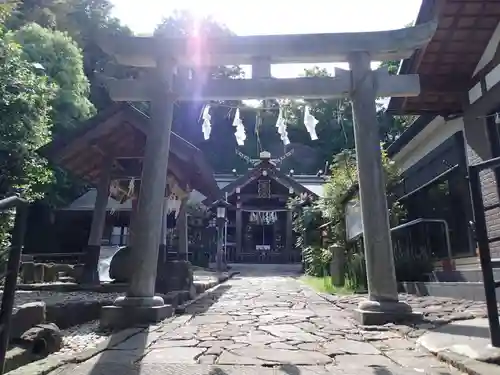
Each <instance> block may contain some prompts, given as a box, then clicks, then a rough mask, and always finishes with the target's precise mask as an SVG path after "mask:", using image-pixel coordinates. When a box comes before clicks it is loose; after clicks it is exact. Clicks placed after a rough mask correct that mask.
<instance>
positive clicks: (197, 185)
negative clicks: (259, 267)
mask: <svg viewBox="0 0 500 375" xmlns="http://www.w3.org/2000/svg"><path fill="white" fill-rule="evenodd" d="M148 126H149V118H148V116H146V115H145V114H144V113H142V112H140V111H138V110H137V109H135V108H133V107H132V106H130V105H128V104H114V105H112V106H111V107H110V108H108V109H107V110H105V111H103V112H101V113H99V114H98V115H96V116H95V117H93V118H91V119H90V120H88V121H86V122H85V123H83V124H80V126H79V127H78V128H77V129H76V130H75V131H72V132H69V133H68V134H65V135H63V136H61V137H58V138H57V139H55V140H53V141H52V142H51V143H49V144H47V145H46V146H44V147H42V148H41V149H40V150H39V153H40V154H41V155H42V156H44V157H46V158H47V159H49V160H50V161H51V162H53V163H54V164H56V165H58V166H60V167H62V168H64V169H65V170H67V171H69V172H70V173H71V174H73V175H75V176H77V177H79V178H81V179H83V180H85V181H87V182H89V183H90V184H92V185H96V184H97V182H98V178H99V171H100V170H101V169H102V168H103V166H104V163H105V159H106V157H107V155H109V154H110V155H112V156H113V157H114V158H115V162H114V165H113V171H112V174H113V176H116V175H119V176H123V178H122V180H126V179H130V177H126V176H132V177H134V178H136V177H139V178H140V172H141V170H142V168H139V170H137V168H131V167H130V166H129V165H127V161H130V160H134V161H137V164H138V165H139V166H140V164H139V163H140V162H142V158H143V156H144V146H145V142H146V134H147V131H148ZM129 164H130V163H129ZM168 170H169V173H171V174H173V175H175V177H176V178H177V179H178V180H179V181H180V182H181V183H182V184H183V185H189V186H190V187H191V188H193V189H196V190H198V191H199V192H200V193H202V194H203V195H205V196H208V197H213V198H214V199H215V198H217V197H218V196H219V194H220V189H219V188H218V186H217V183H216V181H215V178H214V176H213V171H212V169H211V168H210V166H209V165H208V164H207V162H206V161H205V159H204V157H203V154H202V152H201V151H200V150H199V149H198V148H196V147H195V146H193V145H192V144H190V143H189V142H187V141H186V140H184V139H183V138H181V137H179V136H178V135H177V134H175V133H172V137H171V144H170V158H169V166H168ZM125 185H126V184H125Z"/></svg>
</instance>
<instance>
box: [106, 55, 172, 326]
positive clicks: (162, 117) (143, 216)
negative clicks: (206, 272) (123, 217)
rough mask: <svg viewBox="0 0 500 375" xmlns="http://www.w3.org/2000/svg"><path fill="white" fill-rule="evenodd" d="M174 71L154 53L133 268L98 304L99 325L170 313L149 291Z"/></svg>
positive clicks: (161, 203)
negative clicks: (120, 289)
mask: <svg viewBox="0 0 500 375" xmlns="http://www.w3.org/2000/svg"><path fill="white" fill-rule="evenodd" d="M174 70H175V65H174V62H173V61H171V60H169V59H164V58H157V59H156V67H155V69H154V70H153V72H151V73H152V75H151V76H150V85H151V89H152V90H151V94H152V96H151V122H150V127H149V132H148V134H147V140H146V148H145V154H144V161H143V168H142V177H141V189H140V191H139V205H138V209H137V213H136V218H135V220H134V235H133V236H132V243H131V247H132V251H131V253H130V255H131V256H130V262H131V264H133V267H134V273H133V274H132V278H131V282H130V285H129V289H128V291H127V293H126V295H125V296H124V297H119V298H117V299H116V301H115V304H114V305H113V306H105V307H103V308H102V310H101V321H100V324H101V327H103V328H113V329H118V328H123V327H130V326H134V325H136V324H145V323H146V324H147V323H156V322H159V321H162V320H163V319H165V318H167V317H169V316H171V315H172V314H173V308H172V306H171V305H165V303H164V301H163V298H161V297H159V296H155V282H156V273H157V264H158V253H159V245H160V242H161V241H160V235H161V226H162V221H163V220H162V217H163V207H164V204H165V186H166V184H167V168H166V166H168V159H169V150H170V138H171V133H172V119H173V111H174V102H175V98H174V94H173V92H172V83H173V78H174Z"/></svg>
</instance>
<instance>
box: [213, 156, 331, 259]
mask: <svg viewBox="0 0 500 375" xmlns="http://www.w3.org/2000/svg"><path fill="white" fill-rule="evenodd" d="M216 180H217V183H218V185H219V186H220V187H221V189H222V193H223V195H224V196H225V197H227V202H228V203H229V204H230V206H229V208H228V212H227V219H228V220H227V225H226V228H225V244H226V261H227V262H229V263H232V262H244V263H296V262H300V260H301V254H300V250H299V249H296V248H295V240H296V239H295V235H294V232H293V226H292V221H293V209H292V208H290V207H289V205H288V202H289V200H290V198H293V197H296V196H302V197H304V198H305V197H310V198H316V197H317V196H318V193H319V191H318V190H321V189H322V184H323V183H324V180H323V179H322V178H321V177H316V176H296V177H293V176H290V175H287V174H285V173H284V172H282V171H280V170H279V169H278V168H277V167H276V165H275V164H274V163H273V161H272V160H271V159H270V154H269V153H267V152H263V153H261V158H260V162H259V163H258V164H257V165H255V167H254V168H252V169H250V170H249V171H248V172H247V173H246V174H245V175H242V176H226V177H223V176H216ZM299 181H301V182H302V183H301V182H299Z"/></svg>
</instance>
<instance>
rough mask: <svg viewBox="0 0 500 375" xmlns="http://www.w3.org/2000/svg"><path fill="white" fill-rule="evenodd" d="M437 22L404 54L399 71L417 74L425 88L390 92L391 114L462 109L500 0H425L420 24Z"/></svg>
mask: <svg viewBox="0 0 500 375" xmlns="http://www.w3.org/2000/svg"><path fill="white" fill-rule="evenodd" d="M431 19H436V20H437V22H438V25H437V30H436V33H435V34H434V36H433V37H432V39H431V41H430V42H429V44H428V45H427V47H424V48H422V49H420V50H417V51H416V52H415V53H414V54H413V55H412V56H411V57H410V58H408V59H406V60H403V61H402V63H401V66H400V71H399V74H419V75H420V77H421V93H420V95H418V96H415V97H412V98H392V99H391V101H390V103H389V106H388V111H389V112H391V113H393V114H413V115H422V114H425V115H442V116H448V115H453V114H459V113H461V112H462V111H463V103H464V100H465V98H466V95H467V91H468V90H469V89H470V88H471V87H472V86H473V85H474V82H475V80H476V79H477V78H476V77H480V76H481V72H479V73H478V74H477V75H476V77H474V78H473V73H474V70H475V68H476V66H477V64H478V63H479V60H480V59H481V56H482V54H483V52H484V50H485V48H486V46H487V45H488V42H489V40H490V39H491V36H492V35H493V32H494V31H495V29H496V27H497V25H498V23H499V22H500V2H498V1H491V0H442V1H437V0H423V2H422V6H421V8H420V12H419V15H418V19H417V24H423V23H426V22H428V21H429V20H431Z"/></svg>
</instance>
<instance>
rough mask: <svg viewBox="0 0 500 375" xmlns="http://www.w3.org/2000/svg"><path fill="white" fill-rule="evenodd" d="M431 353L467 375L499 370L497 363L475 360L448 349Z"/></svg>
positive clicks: (481, 374) (490, 372) (485, 374)
mask: <svg viewBox="0 0 500 375" xmlns="http://www.w3.org/2000/svg"><path fill="white" fill-rule="evenodd" d="M431 353H432V352H431ZM432 354H434V355H435V356H436V357H437V358H438V359H439V360H441V361H443V362H446V363H448V364H450V365H452V366H453V367H455V368H457V369H458V370H460V371H463V372H465V373H466V374H468V375H490V374H495V373H498V371H499V365H497V364H493V363H487V362H481V361H477V360H475V359H471V358H469V357H465V356H463V355H460V354H457V353H454V352H451V351H449V350H443V351H439V352H436V353H432Z"/></svg>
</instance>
